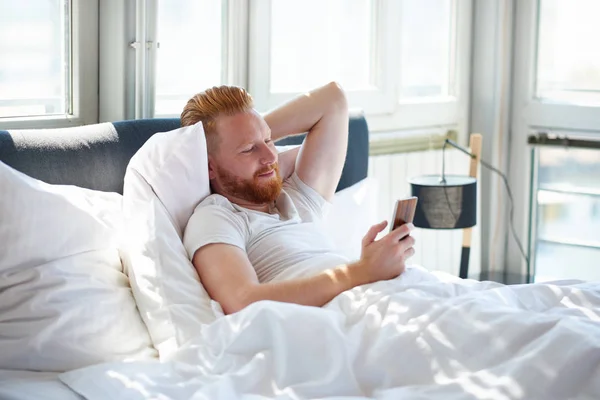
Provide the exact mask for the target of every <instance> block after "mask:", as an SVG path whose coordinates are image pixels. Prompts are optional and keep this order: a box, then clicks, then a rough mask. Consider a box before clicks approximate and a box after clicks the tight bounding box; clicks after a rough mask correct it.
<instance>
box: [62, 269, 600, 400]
mask: <svg viewBox="0 0 600 400" xmlns="http://www.w3.org/2000/svg"><path fill="white" fill-rule="evenodd" d="M60 379H61V380H62V381H63V382H64V383H66V384H67V385H69V386H70V387H71V388H72V389H73V390H75V391H76V392H78V393H80V394H81V395H83V396H85V397H86V398H87V399H90V400H96V399H123V400H125V399H127V400H134V399H237V398H241V399H263V398H278V399H323V398H332V399H334V398H335V399H346V398H347V399H350V398H351V399H354V400H357V399H363V398H376V399H404V398H406V399H409V398H410V399H437V398H439V399H475V398H476V399H570V398H581V399H585V398H589V399H593V398H600V283H585V282H581V281H560V282H553V283H544V284H530V285H513V286H507V285H502V284H498V283H493V282H478V281H473V280H462V279H458V278H455V277H452V276H450V275H447V274H434V273H430V272H427V271H425V270H424V269H422V268H417V267H415V268H411V269H408V270H407V271H406V272H405V273H404V274H403V275H402V276H401V277H399V278H397V279H394V280H390V281H384V282H377V283H374V284H371V285H365V286H361V287H357V288H354V289H352V290H349V291H347V292H344V293H342V294H340V295H339V296H337V297H336V298H335V299H333V300H332V301H331V302H330V303H329V304H327V305H326V306H324V307H323V308H316V307H304V306H299V305H294V304H285V303H277V302H270V301H263V302H259V303H256V304H253V305H251V306H249V307H247V308H246V309H244V310H242V311H241V312H239V313H236V314H233V315H229V316H224V317H221V318H219V319H218V320H217V321H215V322H214V323H212V324H210V325H206V326H204V328H203V329H202V331H201V332H198V336H197V337H196V338H194V339H193V340H191V341H190V342H188V343H187V344H186V345H185V346H184V347H183V348H182V349H181V350H180V351H178V352H177V353H176V354H175V356H174V357H173V358H172V360H169V361H167V362H162V363H160V362H131V363H126V362H120V363H106V364H100V365H95V366H91V367H87V368H82V369H78V370H74V371H70V372H67V373H64V374H62V375H61V376H60Z"/></svg>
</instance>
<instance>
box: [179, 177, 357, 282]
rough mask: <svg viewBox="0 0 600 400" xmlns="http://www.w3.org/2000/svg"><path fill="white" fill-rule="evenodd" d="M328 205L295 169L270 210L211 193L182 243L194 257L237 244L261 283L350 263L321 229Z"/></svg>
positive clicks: (192, 219) (188, 228) (192, 217)
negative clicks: (204, 249) (212, 247)
mask: <svg viewBox="0 0 600 400" xmlns="http://www.w3.org/2000/svg"><path fill="white" fill-rule="evenodd" d="M330 205H331V204H330V203H329V202H327V201H326V200H325V199H324V198H323V197H322V196H321V195H320V194H319V193H317V192H316V191H315V190H314V189H312V188H311V187H310V186H308V185H306V184H305V183H304V182H302V181H301V180H300V178H298V175H296V173H294V174H293V175H292V176H291V177H290V178H289V179H287V180H285V181H284V183H283V188H282V191H281V194H280V195H279V197H278V198H277V200H276V201H275V209H274V210H273V212H272V213H264V212H260V211H254V210H249V209H247V208H244V207H240V206H238V205H237V204H233V203H231V202H230V201H229V200H227V198H225V197H223V196H221V195H218V194H212V195H210V196H208V197H207V198H206V199H204V200H203V201H202V202H201V203H200V204H199V205H198V206H197V207H196V209H195V210H194V214H193V215H192V216H191V218H190V220H189V222H188V224H187V227H186V229H185V233H184V237H183V243H184V245H185V248H186V250H187V253H188V255H189V257H190V259H191V258H193V256H194V253H195V252H196V250H198V249H199V248H201V247H202V246H205V245H207V244H211V243H226V244H230V245H233V246H237V247H239V248H240V249H242V250H244V251H245V252H246V254H247V255H248V259H249V260H250V263H251V264H252V266H253V267H254V270H255V271H256V275H257V276H258V280H259V281H260V282H262V283H264V282H270V281H281V280H286V279H291V278H295V277H300V276H310V275H314V274H316V273H318V272H320V271H323V270H325V269H328V268H332V267H335V266H337V265H341V264H346V263H348V262H349V260H348V259H347V258H346V257H344V256H342V255H341V254H338V253H337V252H336V251H335V246H334V244H333V242H332V240H331V239H330V238H329V237H328V236H327V235H326V234H325V232H324V230H323V229H322V221H323V217H324V215H325V213H326V212H327V210H328V208H329V207H330Z"/></svg>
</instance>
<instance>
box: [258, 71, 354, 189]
mask: <svg viewBox="0 0 600 400" xmlns="http://www.w3.org/2000/svg"><path fill="white" fill-rule="evenodd" d="M264 118H265V121H266V122H267V124H268V125H269V128H270V129H271V138H272V139H273V140H278V139H280V138H283V137H285V136H288V135H294V134H299V133H304V132H308V134H307V136H306V139H305V140H304V143H303V144H302V147H301V150H300V153H299V155H298V158H297V161H296V173H297V174H298V176H299V177H300V179H301V180H302V181H303V182H304V183H306V184H307V185H308V186H310V187H312V188H313V189H314V190H316V191H317V192H318V193H319V194H321V196H323V197H324V198H325V199H327V200H331V199H332V198H333V194H334V192H335V189H336V187H337V184H338V182H339V180H340V176H341V174H342V168H343V167H344V161H345V158H346V149H347V146H348V118H349V117H348V104H347V101H346V96H345V94H344V92H343V91H342V89H341V87H340V86H339V85H338V84H336V83H333V82H332V83H329V84H327V85H325V86H322V87H320V88H317V89H315V90H312V91H310V92H308V93H306V94H303V95H301V96H298V97H296V98H294V99H293V100H291V101H289V102H287V103H285V104H283V105H282V106H280V107H278V108H276V109H274V110H272V111H270V112H269V113H267V114H266V115H265V116H264Z"/></svg>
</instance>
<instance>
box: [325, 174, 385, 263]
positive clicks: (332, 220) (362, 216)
mask: <svg viewBox="0 0 600 400" xmlns="http://www.w3.org/2000/svg"><path fill="white" fill-rule="evenodd" d="M377 189H378V185H377V181H376V180H375V179H374V178H371V177H369V178H365V179H363V180H361V181H360V182H357V183H355V184H354V185H352V186H350V187H348V188H345V189H343V190H340V191H339V192H337V193H336V194H335V195H334V197H333V200H332V206H331V207H330V210H329V213H328V214H327V215H326V216H325V219H324V222H323V223H324V230H325V232H326V233H327V234H328V235H329V236H330V237H331V238H332V239H333V242H334V244H335V245H336V247H337V250H338V251H339V252H340V253H341V254H342V255H345V256H346V257H348V258H349V259H351V260H358V259H360V252H361V246H362V239H363V237H364V236H365V234H366V233H367V231H368V230H369V228H370V227H371V226H372V225H375V224H376V223H378V222H381V221H377V216H378V214H377V204H378V203H377V200H378V198H377V192H378V190H377Z"/></svg>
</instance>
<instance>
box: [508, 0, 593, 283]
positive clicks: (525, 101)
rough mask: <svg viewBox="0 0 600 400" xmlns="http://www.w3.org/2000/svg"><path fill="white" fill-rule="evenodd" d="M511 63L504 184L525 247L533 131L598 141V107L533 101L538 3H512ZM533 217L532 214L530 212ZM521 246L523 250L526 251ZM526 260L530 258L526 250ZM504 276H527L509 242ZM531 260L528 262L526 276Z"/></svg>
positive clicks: (536, 0) (535, 0) (525, 0)
mask: <svg viewBox="0 0 600 400" xmlns="http://www.w3.org/2000/svg"><path fill="white" fill-rule="evenodd" d="M515 15H516V16H517V17H516V30H515V39H516V40H515V60H514V61H515V62H514V79H513V88H514V91H513V101H512V104H513V105H512V121H511V131H512V138H511V146H510V153H509V154H510V162H509V172H510V174H509V182H510V185H511V187H512V190H513V195H514V200H515V215H514V216H515V230H516V232H517V233H518V234H519V236H520V237H521V238H523V240H524V242H525V243H526V241H525V238H527V237H528V235H529V233H530V232H529V229H530V227H529V222H530V221H534V217H535V215H532V214H530V212H529V204H530V201H531V200H532V199H531V194H532V193H530V178H531V173H532V172H535V171H532V168H533V167H534V162H533V161H534V160H533V159H532V152H531V148H530V147H529V146H527V136H528V135H529V134H531V133H532V131H535V130H545V131H549V132H552V131H586V132H597V133H598V135H600V131H599V128H598V127H600V107H598V106H596V107H594V106H589V105H573V104H560V103H557V102H551V101H548V100H544V99H540V98H537V97H536V91H535V84H536V81H535V79H536V71H537V42H538V37H537V36H538V20H539V0H520V1H518V2H516V13H515ZM533 213H535V210H533ZM525 243H523V244H524V245H526V244H525ZM529 254H530V255H531V254H534V252H533V249H531V248H529ZM506 257H507V262H506V267H507V272H508V273H511V274H514V275H516V276H518V275H520V276H524V277H525V276H526V272H527V264H526V263H525V262H524V261H523V260H522V259H521V256H520V253H519V250H518V248H517V246H516V244H515V243H514V241H513V240H512V239H508V241H507V252H506ZM534 261H535V260H534V259H531V260H530V266H531V271H530V272H533V268H534V265H533V263H534Z"/></svg>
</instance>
